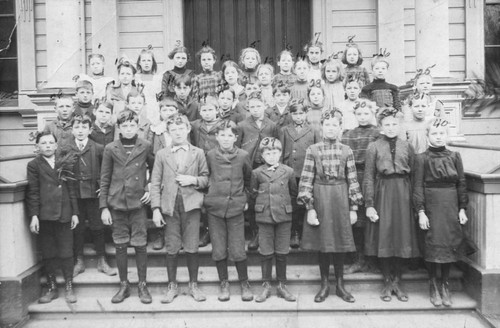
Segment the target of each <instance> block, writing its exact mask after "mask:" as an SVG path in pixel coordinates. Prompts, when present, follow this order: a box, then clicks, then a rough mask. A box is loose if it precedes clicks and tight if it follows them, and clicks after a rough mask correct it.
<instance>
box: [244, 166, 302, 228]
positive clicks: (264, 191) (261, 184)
mask: <svg viewBox="0 0 500 328" xmlns="http://www.w3.org/2000/svg"><path fill="white" fill-rule="evenodd" d="M250 191H251V193H252V196H253V197H254V198H255V207H254V209H255V220H256V221H257V222H261V223H281V222H288V221H291V220H292V210H293V209H292V199H295V198H297V180H296V179H295V174H294V172H293V169H292V168H291V167H288V166H286V165H283V164H280V165H279V166H278V167H277V168H276V170H275V171H272V170H269V166H268V165H265V164H264V165H262V166H259V167H258V168H256V169H255V170H253V171H252V180H251V182H250Z"/></svg>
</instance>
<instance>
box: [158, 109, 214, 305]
mask: <svg viewBox="0 0 500 328" xmlns="http://www.w3.org/2000/svg"><path fill="white" fill-rule="evenodd" d="M190 128H191V125H190V124H189V121H188V118H187V117H186V116H184V115H181V114H176V115H174V116H172V117H171V118H170V119H169V120H168V121H167V129H168V132H169V133H170V136H171V137H172V146H171V147H167V148H164V149H162V150H160V151H159V152H158V153H157V154H156V159H155V164H154V168H153V174H152V176H151V208H152V209H153V222H154V223H155V225H156V226H157V227H161V226H165V239H166V248H167V273H168V281H169V282H168V290H167V293H166V295H165V298H164V299H162V300H161V302H162V303H171V302H172V301H173V300H174V298H175V297H176V296H177V295H178V294H179V291H178V286H177V257H178V254H179V251H180V250H181V248H182V247H184V252H186V258H187V267H188V271H189V293H190V294H191V296H192V297H193V298H194V300H195V301H197V302H201V301H204V300H206V297H205V295H204V294H203V292H202V291H201V290H199V288H198V243H199V237H200V217H201V207H202V205H203V193H202V192H201V191H199V190H198V189H203V188H205V187H207V185H208V168H207V161H206V159H205V153H204V152H203V150H201V149H200V148H197V147H194V146H193V145H191V144H190V143H189V141H188V136H189V130H190Z"/></svg>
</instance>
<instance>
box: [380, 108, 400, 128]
mask: <svg viewBox="0 0 500 328" xmlns="http://www.w3.org/2000/svg"><path fill="white" fill-rule="evenodd" d="M389 116H392V117H394V118H397V119H398V120H399V121H401V120H403V113H401V111H399V110H397V109H396V108H394V107H392V106H384V107H380V109H379V112H378V114H377V123H378V124H379V125H380V124H381V123H382V121H383V120H384V119H385V118H386V117H389Z"/></svg>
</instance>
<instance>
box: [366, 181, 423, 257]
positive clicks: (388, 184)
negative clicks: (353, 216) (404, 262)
mask: <svg viewBox="0 0 500 328" xmlns="http://www.w3.org/2000/svg"><path fill="white" fill-rule="evenodd" d="M410 190H411V185H410V179H409V178H408V177H388V178H384V177H378V178H377V180H376V182H375V209H376V210H377V213H378V216H379V220H378V221H377V222H375V223H374V222H371V221H370V220H367V223H366V227H365V254H366V255H369V256H378V257H393V256H395V257H402V258H412V257H418V256H419V255H420V252H419V249H418V243H417V231H416V225H415V222H414V221H413V215H412V207H411V201H410Z"/></svg>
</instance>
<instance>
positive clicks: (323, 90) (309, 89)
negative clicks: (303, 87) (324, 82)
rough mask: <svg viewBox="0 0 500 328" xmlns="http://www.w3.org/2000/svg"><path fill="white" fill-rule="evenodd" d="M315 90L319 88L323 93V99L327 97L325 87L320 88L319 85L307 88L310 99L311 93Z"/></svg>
mask: <svg viewBox="0 0 500 328" xmlns="http://www.w3.org/2000/svg"><path fill="white" fill-rule="evenodd" d="M313 88H318V89H320V90H321V92H323V97H324V96H325V89H324V88H323V86H318V85H313V86H310V87H308V88H307V97H309V95H310V93H311V91H312V89H313Z"/></svg>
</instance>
